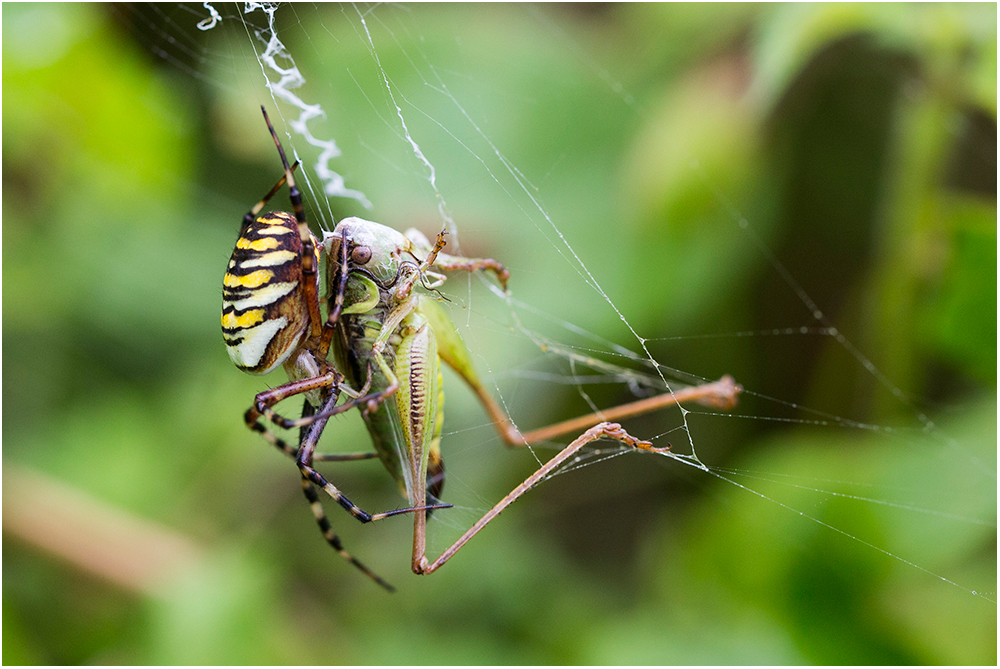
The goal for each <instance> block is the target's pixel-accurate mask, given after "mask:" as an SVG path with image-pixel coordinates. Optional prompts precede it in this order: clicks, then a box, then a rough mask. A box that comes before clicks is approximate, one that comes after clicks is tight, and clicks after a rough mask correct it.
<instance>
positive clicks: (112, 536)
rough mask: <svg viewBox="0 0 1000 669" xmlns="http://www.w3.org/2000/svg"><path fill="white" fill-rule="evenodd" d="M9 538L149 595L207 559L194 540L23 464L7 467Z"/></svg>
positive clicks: (5, 506) (6, 530)
mask: <svg viewBox="0 0 1000 669" xmlns="http://www.w3.org/2000/svg"><path fill="white" fill-rule="evenodd" d="M3 532H4V535H5V536H6V537H14V538H16V539H18V540H20V541H23V542H25V543H27V544H30V545H32V546H34V547H36V548H38V549H41V550H42V551H44V552H46V553H49V554H51V555H54V556H56V557H58V558H60V559H62V560H63V561H65V562H68V563H69V564H71V565H72V566H74V567H76V568H78V569H81V570H83V571H86V572H89V573H90V574H93V575H95V576H98V577H100V578H102V579H104V580H107V581H110V582H111V583H114V584H115V585H118V586H120V587H123V588H125V589H127V590H131V591H133V592H137V593H140V594H144V595H156V594H162V593H163V592H164V589H165V588H166V587H168V586H169V585H170V584H171V583H172V582H175V578H176V577H177V576H178V575H180V574H181V573H183V572H185V571H187V570H190V569H193V568H196V567H197V565H198V564H199V563H201V562H202V561H203V557H204V556H203V553H204V552H203V550H202V549H201V548H200V547H199V546H198V545H197V544H196V543H195V542H194V541H193V540H191V539H189V538H188V537H185V536H183V535H181V534H179V533H177V532H175V531H173V530H171V529H169V528H167V527H164V526H163V525H160V524H158V523H155V522H152V521H150V520H147V519H145V518H140V517H139V516H136V515H134V514H131V513H129V512H127V511H123V510H122V509H119V508H116V507H114V506H112V505H110V504H107V503H105V502H102V501H100V500H98V499H96V498H94V497H92V496H91V495H89V494H88V493H85V492H83V491H81V490H78V489H76V488H73V487H72V486H70V485H68V484H66V483H63V482H61V481H58V480H56V479H53V478H50V477H48V476H46V475H44V474H41V473H40V472H38V471H35V470H33V469H29V468H26V467H21V466H17V465H4V467H3Z"/></svg>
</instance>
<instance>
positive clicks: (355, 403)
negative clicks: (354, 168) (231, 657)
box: [223, 112, 741, 588]
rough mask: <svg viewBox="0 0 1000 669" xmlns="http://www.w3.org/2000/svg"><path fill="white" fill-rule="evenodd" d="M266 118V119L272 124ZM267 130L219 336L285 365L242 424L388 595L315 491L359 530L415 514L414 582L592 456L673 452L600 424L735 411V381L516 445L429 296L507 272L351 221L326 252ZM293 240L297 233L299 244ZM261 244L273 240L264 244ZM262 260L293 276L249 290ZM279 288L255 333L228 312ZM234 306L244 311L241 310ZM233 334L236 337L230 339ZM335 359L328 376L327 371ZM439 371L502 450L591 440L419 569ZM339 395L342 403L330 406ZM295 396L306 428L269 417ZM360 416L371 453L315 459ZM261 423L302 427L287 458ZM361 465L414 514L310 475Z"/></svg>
mask: <svg viewBox="0 0 1000 669" xmlns="http://www.w3.org/2000/svg"><path fill="white" fill-rule="evenodd" d="M264 117H265V119H267V114H266V112H265V113H264ZM268 128H269V129H270V131H271V135H272V137H273V139H274V142H275V144H276V145H277V148H278V153H279V155H280V156H281V160H282V165H283V167H284V172H285V176H284V178H283V179H282V181H279V182H278V184H277V185H276V186H275V187H274V188H273V189H272V190H271V192H270V193H269V194H268V195H267V196H266V197H265V198H264V200H262V201H261V202H259V203H258V204H257V205H256V206H255V207H254V208H253V209H251V211H250V213H249V214H247V216H246V217H245V220H244V227H243V231H242V233H241V237H240V241H239V242H238V243H237V251H236V252H234V254H233V260H231V261H230V271H229V272H228V273H227V275H226V286H227V290H229V289H230V288H231V287H232V286H235V288H232V290H233V291H237V292H231V293H230V292H227V293H226V297H225V301H224V308H223V331H224V333H225V334H226V337H227V344H228V345H229V347H230V355H231V357H233V360H234V362H236V363H237V365H238V366H239V367H240V368H241V369H244V370H245V371H250V372H251V373H266V372H268V371H270V370H272V369H274V368H275V367H277V366H278V365H279V364H283V365H284V367H285V369H286V371H287V372H288V375H289V378H290V379H291V380H290V381H289V383H287V384H284V385H282V386H279V387H278V388H274V389H273V390H270V391H266V392H263V393H260V394H258V395H257V397H256V398H255V401H254V405H253V406H252V407H251V408H250V410H248V411H247V413H246V417H245V418H246V422H247V424H248V425H249V426H250V427H251V428H252V429H254V430H256V431H258V432H261V433H262V434H263V435H264V436H265V438H266V439H268V441H270V442H271V443H272V444H274V445H275V446H277V447H278V448H279V449H280V450H282V451H283V452H285V453H286V454H287V455H289V456H291V457H293V458H294V459H295V461H296V464H297V466H298V468H299V471H300V473H301V476H302V482H303V490H304V492H305V494H306V497H307V499H308V500H309V502H310V504H311V506H312V509H313V512H314V514H315V516H316V519H317V522H318V523H319V525H320V528H321V530H322V531H323V534H324V536H325V537H326V538H327V541H328V542H329V543H330V544H331V545H332V546H333V547H334V548H335V549H337V551H338V552H339V553H341V555H343V556H344V557H345V558H346V559H348V560H350V561H351V562H352V563H354V564H355V565H356V566H357V567H358V568H359V569H361V570H362V571H364V572H365V573H366V574H368V575H369V576H370V577H371V578H373V579H374V580H376V581H377V582H378V583H379V584H381V585H383V586H384V587H387V588H390V586H388V584H386V583H385V582H384V581H382V580H381V579H380V578H378V577H377V576H375V575H374V574H373V573H372V572H371V571H370V570H368V569H367V568H366V567H364V566H363V565H362V564H361V563H359V562H358V561H357V560H355V559H354V558H353V557H352V556H350V555H349V554H348V553H346V551H344V550H343V547H342V546H341V545H340V542H339V539H337V537H336V535H335V534H333V532H332V531H331V530H330V526H329V522H328V521H327V519H326V517H325V515H324V513H323V509H322V505H321V504H320V503H319V500H318V498H317V497H316V492H315V489H314V487H313V486H316V487H318V488H321V489H323V490H324V491H325V492H326V493H327V494H329V495H330V497H332V498H333V499H334V500H335V501H336V502H337V503H338V504H340V505H341V506H342V507H343V508H344V509H346V510H347V511H348V512H349V513H351V515H353V516H354V517H355V518H357V519H358V520H360V521H361V522H371V521H373V520H380V519H382V518H387V517H390V516H394V515H398V514H402V513H412V514H413V516H414V528H413V553H412V569H413V571H414V572H415V573H417V574H429V573H432V572H434V571H436V570H437V569H438V568H440V567H441V566H442V565H443V564H444V563H445V562H447V561H448V560H449V559H450V558H451V557H452V556H453V555H454V554H455V553H457V552H458V551H459V550H460V549H461V548H462V546H464V545H465V544H466V543H467V542H468V541H469V539H471V538H472V537H473V536H475V534H476V533H478V532H479V531H480V530H481V529H482V528H483V527H484V526H485V525H486V524H488V523H489V522H490V521H491V520H492V519H493V518H495V517H496V516H497V515H498V514H499V513H500V512H501V511H503V509H505V508H506V507H507V506H509V505H510V504H511V503H512V502H513V501H514V500H516V499H517V498H518V497H520V496H521V495H523V494H524V493H525V492H527V491H528V490H530V489H531V488H532V487H534V486H535V485H536V484H537V483H539V482H540V481H541V480H543V479H544V478H545V477H546V476H547V475H548V474H550V473H551V472H553V471H554V470H556V469H557V468H558V467H559V466H561V465H562V463H564V462H565V461H566V460H567V459H569V458H571V457H572V456H573V455H574V454H575V453H576V452H577V451H579V450H580V449H581V448H582V447H583V446H585V445H586V444H589V443H591V442H593V441H595V440H597V439H601V438H609V439H614V440H617V441H619V442H621V443H623V444H624V445H626V446H628V447H630V448H633V449H636V450H640V451H649V452H652V453H665V452H667V451H668V450H669V445H668V446H667V447H664V448H657V447H654V446H653V445H652V444H651V443H649V442H647V441H642V440H639V439H636V438H635V437H633V436H631V435H629V434H628V433H627V432H626V431H625V430H623V429H622V428H621V426H620V425H618V424H617V423H611V422H608V420H609V419H612V418H623V417H627V416H632V415H637V414H639V413H645V412H647V411H651V410H654V409H657V408H661V407H665V406H669V405H671V404H675V403H677V402H680V401H688V400H691V401H698V402H702V403H707V404H711V405H713V406H722V407H728V406H732V405H733V404H734V403H735V398H736V396H737V395H738V393H739V392H740V391H741V388H740V387H739V386H738V385H736V384H735V383H734V382H733V381H732V379H731V378H730V377H724V378H723V379H721V380H720V381H717V382H715V383H710V384H704V385H702V386H697V387H692V388H685V389H683V390H679V391H677V392H671V393H668V394H663V395H659V396H657V397H653V398H648V399H645V400H640V401H638V402H633V403H631V404H627V405H624V406H621V407H617V408H615V409H611V410H608V411H605V412H602V413H601V414H592V415H589V416H583V417H580V418H577V419H574V420H572V421H567V422H565V423H561V424H559V425H556V426H551V427H549V428H543V429H541V430H536V431H533V432H529V433H526V434H521V433H520V432H519V431H518V429H517V428H516V427H515V426H514V425H513V424H512V423H511V421H510V420H509V419H508V417H507V415H506V414H505V413H504V411H503V410H501V408H500V407H499V406H498V405H497V403H496V402H495V401H494V400H493V398H492V396H491V395H490V394H489V392H488V391H487V390H486V389H485V387H484V386H483V384H482V382H481V381H480V380H479V378H478V376H477V374H476V371H475V368H474V366H473V364H472V360H471V355H470V353H469V351H468V349H467V348H466V346H465V344H464V342H463V341H462V340H461V338H460V337H459V335H458V333H457V331H456V329H455V326H454V324H453V323H452V322H451V320H450V319H449V317H448V315H447V313H446V312H445V311H444V309H443V308H442V307H441V305H440V304H439V302H438V299H437V297H435V294H434V293H435V291H436V290H437V289H438V288H439V287H440V286H441V285H442V284H443V283H444V281H445V280H446V274H445V273H446V272H454V271H464V272H475V271H480V270H486V271H491V272H493V273H494V275H495V276H496V278H497V280H498V281H499V282H500V284H501V287H502V288H503V289H504V290H505V291H506V288H507V281H508V279H509V273H508V271H507V270H506V269H504V268H503V266H502V265H501V264H500V263H499V262H497V261H495V260H493V259H490V258H466V257H462V256H455V255H449V254H447V253H444V248H445V246H446V244H447V237H446V233H445V232H444V231H442V232H441V233H439V234H438V236H437V238H436V240H435V242H434V243H433V244H431V243H430V242H429V240H428V239H427V238H426V237H424V236H423V235H422V234H421V233H419V232H418V231H416V230H409V231H407V232H406V233H405V234H403V233H400V232H398V231H396V230H394V229H392V228H389V227H387V226H384V225H381V224H379V223H374V222H372V221H366V220H363V219H360V218H346V219H343V220H341V221H340V222H339V223H338V224H337V226H336V228H335V229H334V231H333V232H327V233H325V234H324V237H323V239H322V240H318V239H316V238H315V237H314V236H313V235H312V233H311V232H310V231H309V228H308V224H307V223H306V220H305V214H304V210H303V206H302V199H301V194H300V193H299V191H298V189H297V188H296V186H295V182H294V178H293V174H292V172H293V168H290V167H289V165H288V161H287V160H286V158H285V154H284V151H283V149H282V147H281V143H280V141H279V140H278V138H277V135H276V134H275V132H274V128H273V127H272V126H271V124H270V121H269V120H268ZM283 182H287V183H288V186H289V191H290V198H291V200H292V207H293V211H294V217H293V216H291V215H289V214H283V213H280V212H279V213H274V214H269V215H265V216H261V217H260V218H255V217H256V216H257V214H258V213H259V212H260V210H261V209H262V208H263V207H264V204H265V203H266V202H267V200H268V199H269V198H270V197H271V196H272V195H273V194H274V193H275V192H276V191H277V190H278V188H280V186H281V185H282V183H283ZM294 228H297V233H295V234H293V232H295V230H294ZM264 239H274V240H277V241H275V242H270V241H261V240H264ZM279 242H280V243H279ZM286 242H287V243H286ZM257 247H261V248H263V247H266V248H264V250H262V251H260V253H262V254H264V255H265V256H266V255H268V254H271V253H273V252H274V249H279V250H282V251H286V252H290V255H289V254H288V253H286V254H285V255H283V256H281V257H282V258H285V259H286V260H284V261H282V262H286V261H287V263H288V264H287V265H278V260H279V258H278V257H274V261H275V266H277V267H279V269H281V271H280V272H274V276H272V277H270V278H268V280H267V281H264V282H262V283H261V282H257V279H259V278H260V277H259V276H256V277H255V279H254V281H250V280H249V279H246V277H249V276H252V275H254V273H255V272H259V271H260V270H259V269H258V268H259V267H261V266H264V265H265V264H266V262H267V261H266V260H265V259H263V256H253V257H252V258H249V259H247V257H245V254H244V255H239V254H240V252H241V248H242V249H243V250H244V251H245V250H246V249H248V248H257ZM324 254H325V256H326V263H327V272H326V276H327V283H326V295H327V298H326V301H327V314H328V316H327V319H326V321H325V323H321V314H320V308H319V299H318V297H317V295H318V288H319V281H318V275H317V271H316V269H317V268H316V264H317V262H318V260H319V258H321V257H322V255H324ZM279 279H280V281H279ZM241 282H243V283H247V284H254V285H253V286H252V287H250V288H246V291H247V292H246V293H241V292H238V290H237V289H240V288H243V286H241V285H240V283H241ZM255 282H256V283H255ZM231 284H232V286H231ZM279 284H280V285H281V286H292V287H291V288H289V289H288V292H286V293H283V294H282V297H281V298H280V299H275V300H274V301H272V302H269V303H267V304H266V305H265V308H264V311H263V313H262V314H260V318H257V319H256V320H254V319H253V318H250V317H248V316H247V314H248V313H249V312H248V311H241V310H239V309H235V307H234V306H233V305H236V304H246V303H249V304H251V306H255V305H256V304H257V303H258V302H263V301H264V300H265V298H264V297H259V296H258V295H265V296H266V297H267V298H268V299H270V297H271V296H272V295H273V294H275V293H277V292H279V291H278V289H276V288H275V286H276V285H279ZM282 290H284V288H282ZM247 295H248V296H249V297H247ZM241 299H242V300H244V302H240V300H241ZM227 318H228V320H227ZM227 323H228V324H229V325H230V326H232V327H230V328H229V329H227ZM236 325H242V326H243V327H242V329H241V328H238V327H235V326H236ZM255 337H256V338H255ZM240 347H242V348H240ZM331 347H332V349H333V360H334V361H333V363H332V364H331V363H330V362H329V361H328V357H329V353H330V349H331ZM259 351H260V352H261V353H260V355H259V356H257V354H258V352H259ZM255 356H257V357H255ZM441 361H444V362H445V364H447V365H448V366H450V367H451V368H452V369H454V370H455V371H456V372H457V373H458V375H459V376H460V377H461V378H462V379H463V380H464V381H465V382H466V383H467V384H468V386H469V387H470V388H471V389H472V391H473V392H474V393H475V395H476V396H477V397H478V399H479V400H480V402H481V403H482V405H483V407H484V409H485V410H486V412H487V414H488V415H489V417H490V419H491V421H492V422H493V424H494V426H495V427H496V428H497V431H498V433H499V435H500V437H501V439H502V440H503V441H504V442H505V443H506V444H507V445H508V446H511V447H519V446H526V445H529V444H532V443H535V442H537V441H543V440H548V439H551V438H553V437H555V436H558V435H561V434H566V433H568V432H578V431H580V430H585V431H584V432H583V433H582V434H580V436H579V437H577V438H576V439H575V440H574V441H573V442H571V443H570V444H569V445H568V446H566V447H565V448H564V449H563V450H562V451H560V452H559V453H558V454H557V455H556V456H555V457H553V458H552V459H551V460H549V461H548V462H547V463H546V464H544V465H543V466H541V467H540V468H539V469H538V470H537V471H536V472H535V473H534V474H532V475H531V476H529V477H528V478H527V479H526V480H525V481H524V482H523V483H522V484H521V485H519V486H517V487H516V488H515V489H514V490H512V491H511V492H510V493H508V494H507V495H506V496H505V497H504V498H503V499H502V500H500V502H498V503H497V504H496V506H494V507H493V508H492V509H491V510H490V511H488V512H487V513H486V514H485V515H484V516H483V517H482V518H481V519H480V520H479V521H477V522H476V523H475V524H474V525H473V526H472V527H471V528H470V529H469V530H468V531H466V532H465V534H463V535H462V536H461V537H460V538H459V539H458V540H457V541H456V542H455V543H454V544H452V546H450V547H449V548H448V549H446V550H445V551H444V552H443V553H442V554H441V555H440V556H439V557H437V558H436V559H434V560H433V561H430V560H428V558H427V556H426V526H427V516H428V513H429V512H430V511H432V510H434V509H439V508H447V507H448V506H450V505H447V504H431V505H429V504H428V503H427V502H428V493H429V494H430V495H431V496H432V497H433V498H435V499H439V498H440V495H441V491H442V487H443V483H444V464H443V460H442V457H441V447H440V443H441V429H442V425H443V420H444V414H443V403H444V394H443V386H442V382H441V365H440V363H441ZM341 392H344V393H345V394H346V395H348V397H349V398H350V399H349V400H347V401H345V402H344V403H342V404H339V405H338V400H339V397H340V394H341ZM300 393H305V394H306V399H307V401H306V403H305V404H304V409H303V417H302V418H300V419H298V420H289V419H286V418H283V417H282V416H280V415H278V414H277V413H275V412H274V410H273V409H272V407H273V406H274V405H275V404H276V403H277V402H279V401H281V400H283V399H286V398H288V397H291V396H293V395H296V394H300ZM355 407H358V408H360V409H361V411H362V416H363V418H364V421H365V424H366V426H367V428H368V432H369V435H370V436H371V439H372V443H373V445H374V448H375V453H374V454H371V453H361V454H346V455H321V454H318V453H316V445H317V443H318V440H319V436H320V434H321V433H322V432H323V429H324V427H325V425H326V422H327V420H328V419H329V418H330V417H331V416H333V415H336V414H339V413H342V412H344V411H347V410H349V409H352V408H355ZM262 416H264V417H267V418H268V419H269V420H271V421H272V422H274V423H275V424H277V425H280V426H282V427H285V428H295V427H298V428H302V429H301V433H300V443H299V447H298V448H292V447H291V446H289V445H288V444H286V443H285V442H284V441H282V440H280V439H278V438H277V437H276V436H274V435H273V434H272V433H271V432H270V431H269V430H267V429H266V428H264V427H263V425H262V424H261V423H260V421H259V419H260V418H261V417H262ZM368 457H378V458H379V459H380V460H381V461H382V463H383V464H384V465H385V467H386V469H387V470H388V471H389V473H390V474H391V475H392V477H393V478H394V479H395V480H396V482H397V484H398V485H399V488H400V491H401V492H402V494H403V495H404V496H405V497H406V498H407V500H408V501H409V504H410V506H409V507H407V508H404V509H397V510H394V511H389V512H385V513H381V514H369V513H367V512H365V511H363V510H362V509H360V508H359V507H358V506H356V505H355V504H354V503H353V502H351V501H350V500H348V499H347V497H345V496H344V494H343V493H342V492H341V491H340V490H339V489H338V488H337V487H336V486H334V485H333V484H332V483H331V482H329V481H328V480H327V479H326V478H324V477H323V475H322V474H320V473H319V472H318V471H317V470H316V469H315V468H314V466H313V465H314V463H315V462H316V461H333V460H359V459H365V458H368Z"/></svg>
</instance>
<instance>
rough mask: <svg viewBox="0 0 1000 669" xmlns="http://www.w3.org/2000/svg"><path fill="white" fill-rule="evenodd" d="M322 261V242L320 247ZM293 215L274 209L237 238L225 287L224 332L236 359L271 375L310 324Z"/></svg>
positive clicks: (256, 371)
mask: <svg viewBox="0 0 1000 669" xmlns="http://www.w3.org/2000/svg"><path fill="white" fill-rule="evenodd" d="M316 249H317V252H316V253H317V258H316V262H317V264H318V263H319V257H318V256H319V251H318V249H319V246H318V245H317V246H316ZM301 253H302V239H301V238H300V237H299V230H298V225H297V224H296V221H295V217H293V216H292V215H290V214H286V213H284V212H273V213H269V214H265V215H263V216H261V217H259V218H258V219H257V220H256V221H254V222H253V223H251V224H250V225H249V226H247V228H246V230H244V231H243V234H242V235H241V236H240V238H239V239H238V240H237V242H236V250H234V251H233V255H232V258H230V260H229V267H228V269H227V270H226V276H225V278H224V280H223V290H222V336H223V338H224V339H225V341H226V348H227V349H228V350H229V357H230V358H231V359H232V361H233V363H234V364H235V365H236V366H237V367H239V368H240V369H242V370H243V371H245V372H248V373H250V374H267V373H268V372H270V371H271V370H273V369H274V368H275V367H277V366H278V365H280V364H281V363H283V362H284V361H285V360H286V359H288V356H289V355H291V354H292V352H293V351H295V349H296V348H297V347H298V346H299V344H301V342H302V339H303V337H304V336H305V334H306V330H307V328H308V326H309V307H308V305H307V304H306V302H305V291H304V290H303V287H302V258H301Z"/></svg>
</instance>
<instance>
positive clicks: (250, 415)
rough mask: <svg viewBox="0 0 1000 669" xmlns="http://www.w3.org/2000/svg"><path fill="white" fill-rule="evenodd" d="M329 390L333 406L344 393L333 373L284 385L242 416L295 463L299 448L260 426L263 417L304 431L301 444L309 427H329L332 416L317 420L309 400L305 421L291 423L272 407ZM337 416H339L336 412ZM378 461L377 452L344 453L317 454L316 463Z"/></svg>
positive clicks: (257, 400) (258, 399)
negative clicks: (327, 424)
mask: <svg viewBox="0 0 1000 669" xmlns="http://www.w3.org/2000/svg"><path fill="white" fill-rule="evenodd" d="M331 379H332V380H331ZM326 388H329V389H330V390H327V391H326V392H329V393H330V396H331V397H332V398H333V404H336V400H337V398H339V396H340V390H341V389H340V387H339V386H338V385H337V380H336V378H335V375H334V374H333V373H330V374H327V375H325V376H318V377H314V378H310V379H303V380H301V381H292V382H289V383H286V384H284V385H281V386H278V387H277V388H273V389H271V390H267V391H264V392H262V393H258V394H257V396H256V398H255V399H254V404H253V406H251V407H250V408H249V409H247V411H246V413H245V414H244V416H243V419H244V421H245V422H246V425H247V427H248V428H250V429H251V430H253V431H254V432H258V433H260V435H261V436H262V437H264V439H265V440H266V441H267V442H268V443H269V444H271V445H272V446H274V447H275V448H277V449H278V450H279V451H281V452H282V453H284V454H285V455H287V456H288V457H290V458H292V459H293V460H295V459H296V458H297V457H298V454H299V448H297V447H295V446H292V445H291V444H289V443H288V442H286V441H285V440H284V439H281V438H280V437H279V436H277V435H276V434H275V433H274V432H272V431H271V430H269V429H268V428H267V427H266V426H265V425H264V424H263V423H261V421H260V418H261V417H262V416H263V417H267V418H268V419H269V420H271V421H272V422H273V423H274V424H276V425H280V426H282V427H285V428H286V429H290V428H293V427H299V428H302V432H300V435H299V441H300V442H302V441H304V440H305V434H306V433H305V427H306V426H309V425H312V424H314V423H316V422H317V421H319V420H322V421H323V423H324V424H326V420H325V419H327V418H329V416H330V415H333V414H329V415H326V416H314V415H313V414H314V413H315V408H314V407H313V405H312V404H311V403H310V402H309V401H308V400H307V401H306V402H305V403H304V404H303V411H302V418H300V419H298V420H289V419H287V418H284V417H282V416H280V415H278V414H277V413H276V412H275V411H274V410H272V409H271V407H272V406H274V405H275V404H277V403H278V402H280V401H282V400H285V399H288V398H289V397H293V396H295V395H298V394H301V393H304V392H308V391H310V390H316V389H326ZM328 404H329V405H330V406H331V407H332V406H333V404H330V403H329V402H328ZM336 413H340V412H339V411H337V412H336ZM317 438H318V435H317ZM376 457H378V455H377V454H376V453H375V452H368V453H343V454H341V453H332V454H327V453H317V454H314V456H313V459H314V460H318V461H320V462H346V461H352V460H369V459H371V458H376Z"/></svg>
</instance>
